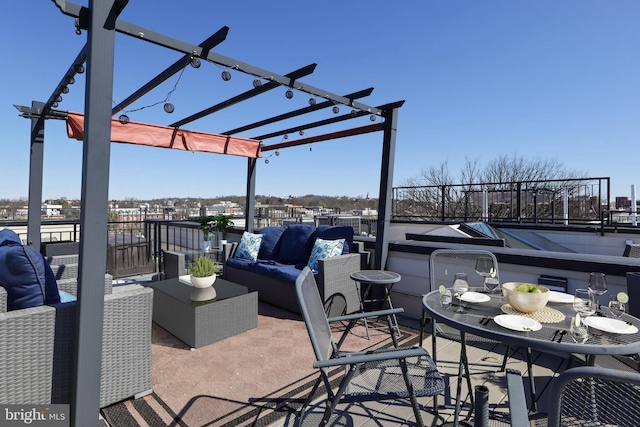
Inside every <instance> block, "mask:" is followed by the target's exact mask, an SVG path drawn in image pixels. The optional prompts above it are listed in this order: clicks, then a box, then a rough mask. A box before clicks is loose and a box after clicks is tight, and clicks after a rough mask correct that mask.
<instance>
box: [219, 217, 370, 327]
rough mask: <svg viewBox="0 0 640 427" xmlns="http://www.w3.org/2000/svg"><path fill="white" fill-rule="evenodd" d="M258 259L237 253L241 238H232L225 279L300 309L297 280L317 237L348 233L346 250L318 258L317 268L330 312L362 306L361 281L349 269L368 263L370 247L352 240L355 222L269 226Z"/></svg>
mask: <svg viewBox="0 0 640 427" xmlns="http://www.w3.org/2000/svg"><path fill="white" fill-rule="evenodd" d="M256 234H260V235H261V236H262V241H261V244H260V250H259V253H258V256H257V259H256V260H255V261H254V260H250V259H244V258H238V257H237V256H236V252H237V250H238V246H239V243H237V242H234V243H229V244H227V245H226V247H225V248H224V251H223V269H222V271H223V275H224V278H225V279H226V280H229V281H231V282H234V283H238V284H241V285H244V286H246V287H248V288H249V289H250V290H255V291H258V299H259V300H260V301H264V302H266V303H269V304H271V305H274V306H276V307H280V308H284V309H285V310H289V311H292V312H294V313H300V307H299V304H298V300H297V297H296V290H295V280H296V278H297V277H298V275H299V274H300V273H301V272H302V269H303V268H304V266H305V265H307V263H308V261H309V257H310V255H311V251H312V249H313V247H314V243H315V241H316V238H320V239H323V240H337V239H345V244H344V248H343V251H342V255H339V256H333V257H329V258H324V259H319V260H318V268H317V270H316V271H314V276H315V277H316V282H317V284H318V289H319V291H320V296H321V298H322V300H323V301H324V303H325V309H326V310H327V313H328V314H330V315H332V316H336V315H340V314H350V313H354V312H357V311H359V310H360V295H359V293H360V287H359V285H358V284H357V283H355V282H354V281H353V280H352V279H351V277H350V274H351V273H353V272H355V271H359V270H362V269H365V268H366V266H367V263H368V253H366V252H362V251H361V245H359V244H358V243H357V242H354V241H353V228H352V227H346V226H326V225H321V226H318V227H317V228H316V227H314V226H311V225H304V224H292V225H288V226H276V227H264V228H262V229H260V230H257V231H256Z"/></svg>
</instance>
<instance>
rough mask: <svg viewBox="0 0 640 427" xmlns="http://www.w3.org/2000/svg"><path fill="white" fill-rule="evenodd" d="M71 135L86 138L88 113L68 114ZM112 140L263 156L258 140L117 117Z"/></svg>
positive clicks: (114, 120)
mask: <svg viewBox="0 0 640 427" xmlns="http://www.w3.org/2000/svg"><path fill="white" fill-rule="evenodd" d="M67 135H68V136H69V138H74V139H77V140H79V141H82V139H83V137H84V114H81V113H71V112H69V113H68V114H67ZM111 141H113V142H121V143H125V144H137V145H148V146H150V147H161V148H174V149H176V150H187V151H200V152H204V153H217V154H232V155H234V156H242V157H249V158H252V159H257V158H260V157H262V153H261V150H260V141H256V140H254V139H247V138H237V137H233V136H227V135H217V134H211V133H204V132H196V131H191V130H182V129H176V128H172V127H167V126H158V125H151V124H148V123H140V122H129V123H127V124H126V125H123V124H122V123H120V122H119V121H118V120H117V119H112V120H111Z"/></svg>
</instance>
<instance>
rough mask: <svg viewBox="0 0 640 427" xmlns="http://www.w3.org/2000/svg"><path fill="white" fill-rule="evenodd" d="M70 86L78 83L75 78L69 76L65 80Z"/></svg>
mask: <svg viewBox="0 0 640 427" xmlns="http://www.w3.org/2000/svg"><path fill="white" fill-rule="evenodd" d="M64 80H65V81H66V82H67V84H68V85H72V84H74V83H75V82H76V79H75V78H74V77H73V76H67V77H65V78H64Z"/></svg>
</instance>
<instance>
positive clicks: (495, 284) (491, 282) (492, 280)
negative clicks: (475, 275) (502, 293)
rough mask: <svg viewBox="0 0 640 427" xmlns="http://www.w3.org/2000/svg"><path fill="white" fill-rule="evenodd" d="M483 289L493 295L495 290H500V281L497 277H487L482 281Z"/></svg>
mask: <svg viewBox="0 0 640 427" xmlns="http://www.w3.org/2000/svg"><path fill="white" fill-rule="evenodd" d="M484 288H485V289H486V290H488V291H489V292H491V293H493V292H494V291H495V290H496V289H499V288H500V281H499V280H498V278H497V277H487V278H486V279H484Z"/></svg>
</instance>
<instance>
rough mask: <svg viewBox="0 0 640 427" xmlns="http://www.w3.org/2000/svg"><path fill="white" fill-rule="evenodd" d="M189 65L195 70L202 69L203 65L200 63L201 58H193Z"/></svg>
mask: <svg viewBox="0 0 640 427" xmlns="http://www.w3.org/2000/svg"><path fill="white" fill-rule="evenodd" d="M189 64H191V66H192V67H193V68H200V65H202V63H201V62H200V58H196V57H195V56H194V57H193V58H191V61H190V62H189Z"/></svg>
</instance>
